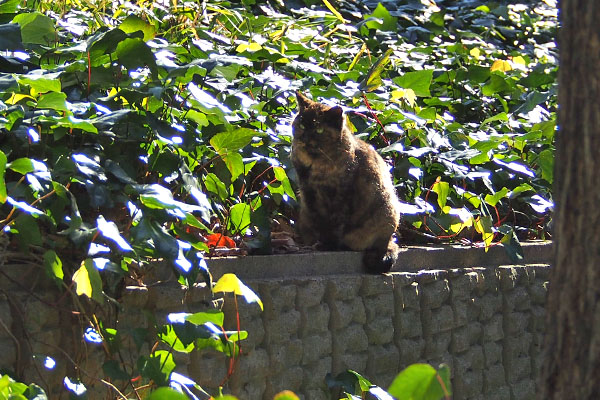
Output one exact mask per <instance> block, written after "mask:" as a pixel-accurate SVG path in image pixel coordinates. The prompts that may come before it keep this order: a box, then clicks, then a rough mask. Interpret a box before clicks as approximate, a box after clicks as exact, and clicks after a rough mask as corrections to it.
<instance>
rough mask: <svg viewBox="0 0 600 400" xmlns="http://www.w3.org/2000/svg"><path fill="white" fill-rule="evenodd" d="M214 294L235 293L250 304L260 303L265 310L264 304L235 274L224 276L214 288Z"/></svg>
mask: <svg viewBox="0 0 600 400" xmlns="http://www.w3.org/2000/svg"><path fill="white" fill-rule="evenodd" d="M212 291H213V293H219V292H228V293H233V294H235V295H237V296H242V297H244V299H245V300H246V301H247V302H248V303H258V305H259V306H260V309H261V310H262V309H263V304H262V301H261V300H260V298H259V297H258V296H257V295H256V293H254V292H253V291H252V289H250V288H249V287H248V286H246V285H244V283H243V282H242V281H240V280H239V279H238V277H237V276H235V275H234V274H224V275H223V276H222V277H221V278H219V280H218V281H217V283H215V286H214V287H213V288H212Z"/></svg>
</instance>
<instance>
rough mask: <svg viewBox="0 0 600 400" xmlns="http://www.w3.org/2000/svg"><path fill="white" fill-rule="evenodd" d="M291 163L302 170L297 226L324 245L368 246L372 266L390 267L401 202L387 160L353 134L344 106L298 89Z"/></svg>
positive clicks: (379, 269)
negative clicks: (314, 97) (311, 96)
mask: <svg viewBox="0 0 600 400" xmlns="http://www.w3.org/2000/svg"><path fill="white" fill-rule="evenodd" d="M296 98H297V104H298V115H297V116H296V118H295V119H294V121H293V123H292V133H293V140H292V152H291V159H292V164H293V165H294V168H295V170H296V174H297V176H298V186H299V189H300V190H299V194H300V197H299V198H300V212H299V216H298V221H297V225H298V231H299V235H300V238H301V240H302V241H304V242H306V243H307V244H313V243H318V248H320V249H323V250H354V251H364V256H363V264H364V266H365V268H366V269H367V271H368V272H371V273H384V272H388V271H389V270H390V269H391V267H392V266H393V264H394V262H395V260H396V259H397V256H398V252H399V248H398V245H397V244H396V243H395V242H394V240H393V237H392V236H393V234H394V232H395V231H396V228H397V227H398V223H399V220H400V211H399V207H400V203H399V201H398V198H397V196H396V190H395V188H394V185H393V182H392V177H391V175H390V172H389V170H388V166H387V164H386V163H385V161H384V160H383V158H381V156H380V155H379V154H378V153H377V152H376V151H375V149H374V148H373V147H371V146H370V145H369V144H367V143H366V142H364V141H363V140H361V139H359V138H357V137H355V136H354V135H353V134H352V132H351V131H350V128H348V126H347V124H346V116H345V114H344V112H343V110H342V108H341V107H338V106H335V107H330V106H327V105H324V104H321V103H318V102H315V101H312V100H310V99H309V98H307V97H306V96H304V95H303V94H302V93H300V92H296Z"/></svg>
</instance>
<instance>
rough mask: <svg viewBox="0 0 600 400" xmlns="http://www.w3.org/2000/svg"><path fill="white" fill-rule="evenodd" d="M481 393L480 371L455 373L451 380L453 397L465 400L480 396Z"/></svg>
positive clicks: (481, 375)
mask: <svg viewBox="0 0 600 400" xmlns="http://www.w3.org/2000/svg"><path fill="white" fill-rule="evenodd" d="M482 391H483V374H482V373H481V371H465V372H463V373H462V374H458V373H456V374H455V375H454V380H453V393H452V394H453V397H454V398H455V399H466V398H470V397H473V396H477V395H480V394H481V392H482Z"/></svg>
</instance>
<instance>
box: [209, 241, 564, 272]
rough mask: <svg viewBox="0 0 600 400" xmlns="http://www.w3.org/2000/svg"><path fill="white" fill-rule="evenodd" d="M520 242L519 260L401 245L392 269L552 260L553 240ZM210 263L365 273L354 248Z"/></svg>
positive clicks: (214, 268)
mask: <svg viewBox="0 0 600 400" xmlns="http://www.w3.org/2000/svg"><path fill="white" fill-rule="evenodd" d="M521 246H522V248H523V256H524V258H523V260H520V261H518V262H517V263H515V262H514V261H512V260H511V259H510V258H509V257H508V255H507V253H506V251H505V249H504V247H503V246H493V247H491V248H490V249H489V250H488V251H487V252H486V251H485V250H484V249H483V248H475V247H470V246H461V245H429V246H407V247H404V248H402V249H401V253H400V257H399V259H398V262H397V263H396V265H395V266H394V268H393V269H392V272H416V271H420V270H430V269H451V268H473V267H493V266H499V265H510V264H519V265H524V264H550V263H551V262H552V255H553V251H552V242H551V241H531V242H524V243H521ZM207 263H208V266H209V268H210V271H211V273H212V275H213V277H215V278H219V277H221V276H222V275H223V274H225V273H229V272H231V273H234V274H236V275H237V276H238V277H239V278H241V279H269V278H290V277H300V276H317V275H320V276H323V275H340V274H342V275H343V274H362V273H364V269H363V267H362V253H358V252H351V251H338V252H314V253H298V254H280V255H270V256H247V257H223V258H211V259H207Z"/></svg>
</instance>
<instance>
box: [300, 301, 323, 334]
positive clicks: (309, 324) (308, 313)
mask: <svg viewBox="0 0 600 400" xmlns="http://www.w3.org/2000/svg"><path fill="white" fill-rule="evenodd" d="M300 315H301V327H300V336H301V337H305V336H310V335H314V334H318V333H323V332H329V318H330V313H329V306H328V305H327V304H325V303H323V304H317V305H315V306H311V307H309V308H302V309H300Z"/></svg>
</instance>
